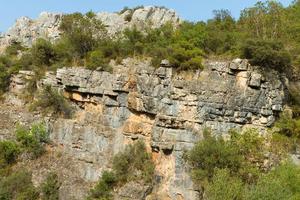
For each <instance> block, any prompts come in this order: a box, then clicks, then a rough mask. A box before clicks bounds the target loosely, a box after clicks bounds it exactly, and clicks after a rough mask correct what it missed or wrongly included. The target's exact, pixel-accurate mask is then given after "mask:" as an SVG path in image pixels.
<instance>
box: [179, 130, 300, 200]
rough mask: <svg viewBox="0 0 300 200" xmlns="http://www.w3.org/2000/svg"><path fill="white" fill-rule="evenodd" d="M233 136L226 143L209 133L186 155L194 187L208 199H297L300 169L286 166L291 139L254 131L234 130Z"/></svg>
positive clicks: (231, 133)
mask: <svg viewBox="0 0 300 200" xmlns="http://www.w3.org/2000/svg"><path fill="white" fill-rule="evenodd" d="M229 136H230V138H229V139H228V140H224V139H222V138H220V137H214V136H212V135H211V133H210V132H209V131H207V130H206V131H205V133H204V139H203V140H202V141H200V142H199V143H197V144H196V145H195V146H194V147H193V149H191V150H190V151H189V152H187V154H186V155H185V159H186V160H187V162H188V164H189V166H190V167H191V173H192V178H193V180H194V183H195V184H196V186H198V187H199V188H202V189H203V191H204V196H205V197H206V198H207V199H210V200H219V199H220V200H221V199H225V200H226V199H228V200H230V199H240V200H244V199H245V200H246V199H290V198H291V199H293V198H295V199H297V197H298V196H299V187H297V186H294V184H298V183H297V181H300V179H299V177H298V175H295V176H294V175H293V174H294V173H295V174H297V173H298V171H299V170H300V168H299V167H296V166H294V165H292V164H289V162H286V159H287V153H288V152H289V150H290V147H289V146H290V145H291V141H290V140H289V139H288V138H286V137H285V136H282V135H278V134H275V133H274V134H273V135H270V136H271V138H269V137H262V136H260V135H259V133H258V132H257V131H256V130H254V129H249V130H246V131H245V132H243V133H239V132H237V131H233V130H232V131H230V132H229ZM266 155H268V157H266ZM266 159H267V160H268V162H266ZM284 163H286V164H284ZM268 164H269V165H270V166H271V167H270V166H268ZM275 177H277V178H275ZM288 177H291V180H288V179H289V178H288ZM292 177H293V178H292ZM283 183H284V184H283ZM228 186H230V187H228ZM279 187H281V188H279ZM292 197H293V198H292Z"/></svg>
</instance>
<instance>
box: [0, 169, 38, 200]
mask: <svg viewBox="0 0 300 200" xmlns="http://www.w3.org/2000/svg"><path fill="white" fill-rule="evenodd" d="M0 199H1V200H11V199H17V200H29V199H30V200H36V199H39V192H38V191H37V189H36V188H35V187H34V186H33V184H32V181H31V174H30V173H29V172H27V171H25V170H21V171H18V172H14V173H12V174H10V175H9V176H7V177H3V178H0Z"/></svg>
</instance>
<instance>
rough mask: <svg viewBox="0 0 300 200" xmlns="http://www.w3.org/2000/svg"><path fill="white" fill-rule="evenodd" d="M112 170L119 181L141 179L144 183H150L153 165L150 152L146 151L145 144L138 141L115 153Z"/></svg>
mask: <svg viewBox="0 0 300 200" xmlns="http://www.w3.org/2000/svg"><path fill="white" fill-rule="evenodd" d="M113 171H114V173H115V175H116V177H117V178H118V181H119V182H121V183H125V182H128V181H132V180H143V181H144V182H145V183H151V181H152V178H153V174H154V165H153V162H152V160H151V157H150V154H149V153H147V151H146V147H145V144H144V143H143V142H140V141H138V142H137V143H135V144H134V145H129V146H128V147H126V149H125V150H124V151H123V152H120V153H118V154H117V155H115V156H114V159H113Z"/></svg>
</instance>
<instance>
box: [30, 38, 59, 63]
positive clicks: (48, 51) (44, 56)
mask: <svg viewBox="0 0 300 200" xmlns="http://www.w3.org/2000/svg"><path fill="white" fill-rule="evenodd" d="M31 55H32V59H33V64H34V65H35V66H39V67H40V66H43V65H46V66H50V65H51V64H52V63H53V62H54V61H55V56H56V55H55V52H54V49H53V46H52V44H51V42H49V41H47V40H44V39H38V40H37V41H36V42H35V44H34V45H33V46H32V48H31Z"/></svg>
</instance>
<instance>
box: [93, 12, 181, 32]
mask: <svg viewBox="0 0 300 200" xmlns="http://www.w3.org/2000/svg"><path fill="white" fill-rule="evenodd" d="M97 18H98V19H99V20H101V21H102V22H103V24H104V25H105V26H106V27H107V30H108V34H109V35H115V34H117V33H120V32H122V31H123V30H125V29H126V28H133V27H136V28H137V29H139V30H141V31H143V30H144V29H145V28H146V27H149V28H160V27H161V26H162V25H164V24H166V23H171V24H173V25H174V26H176V25H178V24H179V23H180V22H181V19H180V18H179V16H178V15H177V14H176V12H175V11H174V10H170V9H166V8H160V7H154V6H146V7H142V8H137V9H128V10H127V11H124V12H123V13H107V12H102V13H97Z"/></svg>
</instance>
